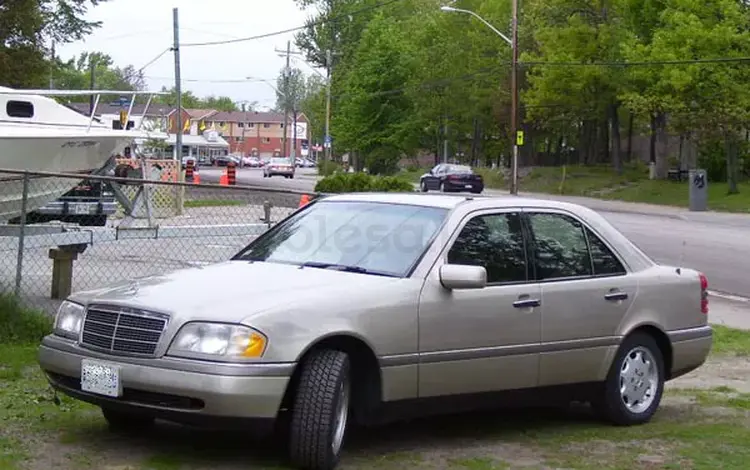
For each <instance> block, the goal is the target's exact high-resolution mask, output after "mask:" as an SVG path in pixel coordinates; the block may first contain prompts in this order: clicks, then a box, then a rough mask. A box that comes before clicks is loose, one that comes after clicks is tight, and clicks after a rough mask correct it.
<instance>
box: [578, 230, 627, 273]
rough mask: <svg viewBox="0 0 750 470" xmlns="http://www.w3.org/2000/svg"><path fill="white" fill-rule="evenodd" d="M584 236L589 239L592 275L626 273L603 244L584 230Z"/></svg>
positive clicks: (592, 234)
mask: <svg viewBox="0 0 750 470" xmlns="http://www.w3.org/2000/svg"><path fill="white" fill-rule="evenodd" d="M586 236H587V237H588V239H589V250H591V262H592V263H593V264H594V275H596V276H613V275H619V274H625V273H626V272H627V271H626V270H625V267H624V266H623V265H622V263H620V260H619V259H617V256H615V254H614V253H612V250H610V249H609V248H608V247H607V245H605V244H604V242H603V241H602V240H601V239H600V238H599V237H597V236H596V235H594V233H593V232H592V231H591V230H589V229H586Z"/></svg>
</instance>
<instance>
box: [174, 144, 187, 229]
mask: <svg viewBox="0 0 750 470" xmlns="http://www.w3.org/2000/svg"><path fill="white" fill-rule="evenodd" d="M179 155H182V152H180V153H179ZM176 163H177V182H178V183H184V182H185V173H183V171H182V158H179V159H177V161H176ZM184 204H185V187H184V186H178V187H177V188H175V198H174V215H176V216H177V215H182V213H183V209H184Z"/></svg>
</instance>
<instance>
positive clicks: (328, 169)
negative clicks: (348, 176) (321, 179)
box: [318, 160, 341, 176]
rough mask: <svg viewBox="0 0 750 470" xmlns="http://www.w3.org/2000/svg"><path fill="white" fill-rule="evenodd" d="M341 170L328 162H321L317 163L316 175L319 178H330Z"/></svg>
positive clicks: (339, 166)
mask: <svg viewBox="0 0 750 470" xmlns="http://www.w3.org/2000/svg"><path fill="white" fill-rule="evenodd" d="M340 170H341V165H339V164H338V163H336V162H332V161H330V160H321V161H319V162H318V174H319V175H320V176H331V175H332V174H334V173H336V172H337V171H340Z"/></svg>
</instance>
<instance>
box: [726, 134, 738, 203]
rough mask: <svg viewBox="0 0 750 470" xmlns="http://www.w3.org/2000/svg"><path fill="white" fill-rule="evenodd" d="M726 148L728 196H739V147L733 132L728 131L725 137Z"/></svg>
mask: <svg viewBox="0 0 750 470" xmlns="http://www.w3.org/2000/svg"><path fill="white" fill-rule="evenodd" d="M724 148H725V152H726V158H727V186H728V190H727V193H728V194H739V192H740V190H739V188H738V187H737V145H736V143H735V136H734V134H733V132H732V131H727V132H726V134H725V136H724Z"/></svg>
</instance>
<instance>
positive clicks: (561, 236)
mask: <svg viewBox="0 0 750 470" xmlns="http://www.w3.org/2000/svg"><path fill="white" fill-rule="evenodd" d="M529 222H530V225H531V226H530V228H531V232H532V235H533V240H534V243H535V247H536V250H535V252H536V273H537V278H538V279H539V280H540V281H542V280H545V279H560V278H567V277H580V276H591V275H592V267H591V256H590V255H589V250H588V246H587V244H586V235H585V233H584V227H583V225H581V223H579V222H578V221H577V220H575V219H573V218H571V217H568V216H565V215H562V214H545V213H536V214H529Z"/></svg>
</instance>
